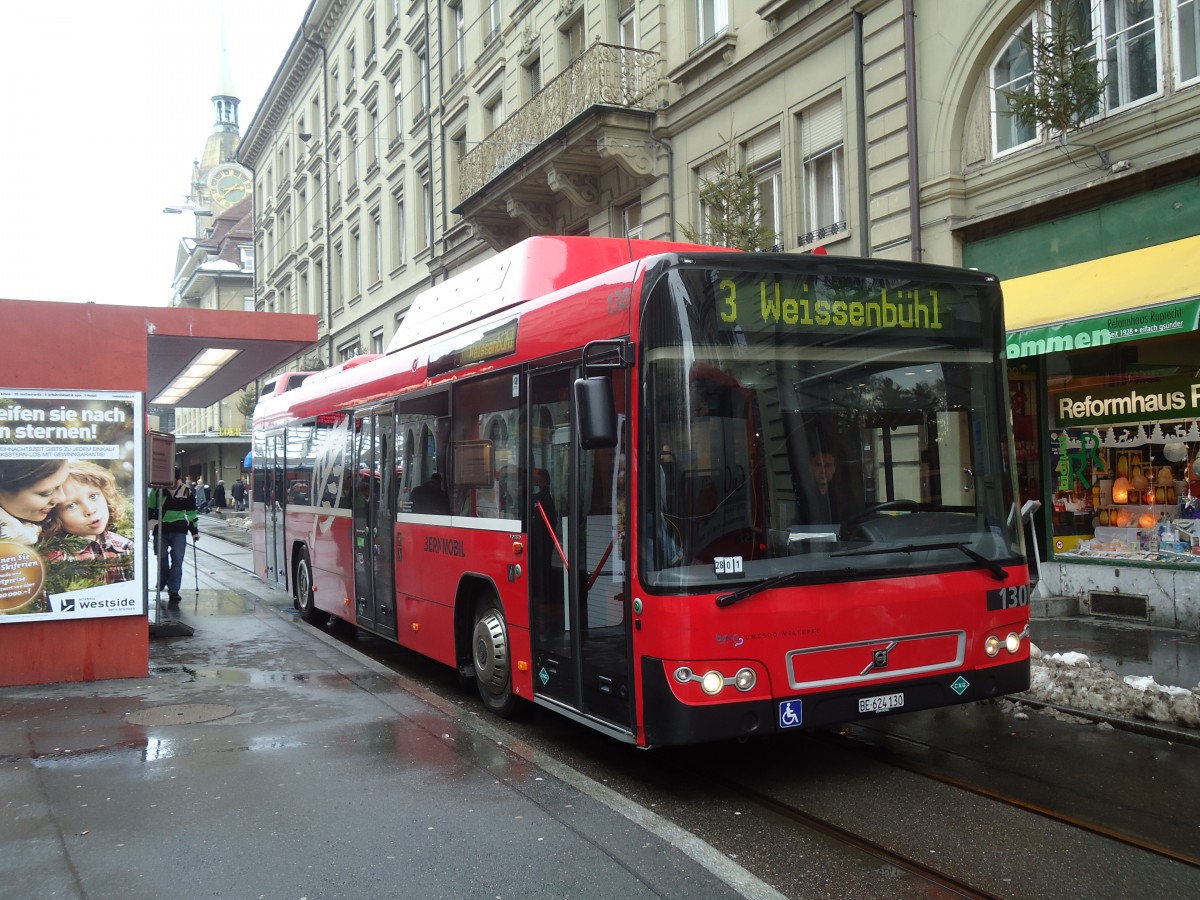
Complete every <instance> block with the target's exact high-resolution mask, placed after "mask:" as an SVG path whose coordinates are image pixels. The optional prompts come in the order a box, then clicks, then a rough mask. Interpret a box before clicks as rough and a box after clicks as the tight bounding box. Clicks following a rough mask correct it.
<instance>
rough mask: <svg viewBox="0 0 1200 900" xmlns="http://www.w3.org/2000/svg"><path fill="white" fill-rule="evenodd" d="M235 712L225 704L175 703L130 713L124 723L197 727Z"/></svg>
mask: <svg viewBox="0 0 1200 900" xmlns="http://www.w3.org/2000/svg"><path fill="white" fill-rule="evenodd" d="M235 712H237V710H236V709H235V708H234V707H232V706H229V705H228V704H225V703H176V704H174V705H172V706H155V707H153V708H152V709H143V710H140V711H138V712H135V713H130V714H129V715H128V716H126V717H125V721H126V722H132V723H133V724H134V725H197V724H199V723H200V722H211V721H213V720H214V719H223V718H225V717H226V716H231V715H233V714H234V713H235Z"/></svg>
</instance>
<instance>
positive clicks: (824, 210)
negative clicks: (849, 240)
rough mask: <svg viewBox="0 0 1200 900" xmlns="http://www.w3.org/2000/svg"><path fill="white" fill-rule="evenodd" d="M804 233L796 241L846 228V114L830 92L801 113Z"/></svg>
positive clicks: (815, 238)
mask: <svg viewBox="0 0 1200 900" xmlns="http://www.w3.org/2000/svg"><path fill="white" fill-rule="evenodd" d="M800 158H801V167H802V171H803V175H804V177H803V189H804V224H805V233H804V234H802V235H800V240H799V244H800V246H804V245H806V244H813V243H816V242H818V241H822V240H824V239H826V238H829V237H832V236H833V235H835V234H840V233H841V232H843V231H845V230H846V212H845V210H846V203H845V189H846V188H845V173H846V167H845V117H844V115H843V113H842V97H841V94H833V95H832V96H830V97H826V98H825V99H824V100H821V101H819V102H817V103H814V104H813V105H812V106H810V107H809V108H808V109H806V110H804V111H803V112H802V113H800Z"/></svg>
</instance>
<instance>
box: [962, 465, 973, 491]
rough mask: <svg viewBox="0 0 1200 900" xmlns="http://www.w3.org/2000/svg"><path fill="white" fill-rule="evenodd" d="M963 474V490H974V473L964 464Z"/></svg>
mask: <svg viewBox="0 0 1200 900" xmlns="http://www.w3.org/2000/svg"><path fill="white" fill-rule="evenodd" d="M963 475H965V476H966V478H964V479H963V490H964V491H973V490H975V473H974V472H973V471H972V470H971V469H969V468H967V467H966V466H964V467H963Z"/></svg>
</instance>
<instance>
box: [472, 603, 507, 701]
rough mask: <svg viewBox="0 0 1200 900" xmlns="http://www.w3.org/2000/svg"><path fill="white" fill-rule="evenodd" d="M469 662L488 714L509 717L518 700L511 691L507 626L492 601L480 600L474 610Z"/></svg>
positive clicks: (498, 607)
mask: <svg viewBox="0 0 1200 900" xmlns="http://www.w3.org/2000/svg"><path fill="white" fill-rule="evenodd" d="M471 660H472V662H473V663H474V666H475V684H476V686H477V687H478V689H479V697H480V699H481V700H483V705H484V706H485V707H487V709H488V711H489V712H491V713H494V714H495V715H497V716H500V717H501V718H505V719H507V718H509V717H510V716H512V714H513V712H514V711H515V708H516V705H517V698H516V697H515V696H514V695H513V689H512V654H511V651H510V648H509V643H508V623H507V622H506V621H505V620H504V612H503V611H502V610H501V609H500V606H499V604H498V603H496V602H495V601H493V600H487V599H484V600H481V601H480V602H479V605H478V606H477V607H476V608H475V628H474V629H473V631H472V632H471Z"/></svg>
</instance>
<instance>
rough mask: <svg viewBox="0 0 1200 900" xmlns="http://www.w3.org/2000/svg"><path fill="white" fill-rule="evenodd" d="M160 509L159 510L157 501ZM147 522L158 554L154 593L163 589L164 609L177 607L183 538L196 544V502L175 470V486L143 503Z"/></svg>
mask: <svg viewBox="0 0 1200 900" xmlns="http://www.w3.org/2000/svg"><path fill="white" fill-rule="evenodd" d="M160 500H161V501H162V509H161V510H160V509H159V501H160ZM146 508H147V509H148V510H149V516H150V521H151V522H152V523H154V531H153V536H154V547H155V550H156V552H157V553H158V589H159V590H160V591H161V590H162V589H163V588H166V589H167V605H168V606H178V605H179V600H180V597H179V587H180V585H181V584H183V559H184V556H185V555H186V554H187V536H188V533H189V532H190V533H191V535H192V543H195V542H197V541H199V540H200V528H199V525H198V522H199V518H200V516H199V514H198V513H197V511H196V498H195V497H194V496H193V495H192V490H191V488H189V487H188V486H187V485H186V484H184V483H183V478H182V475H181V473H180V471H179V469H178V467H176V469H175V484H174V485H172V487H171V488H170V489H169V490H165V491H164V490H161V489H154V490H151V491H150V497H149V499H148V500H147V501H146Z"/></svg>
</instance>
